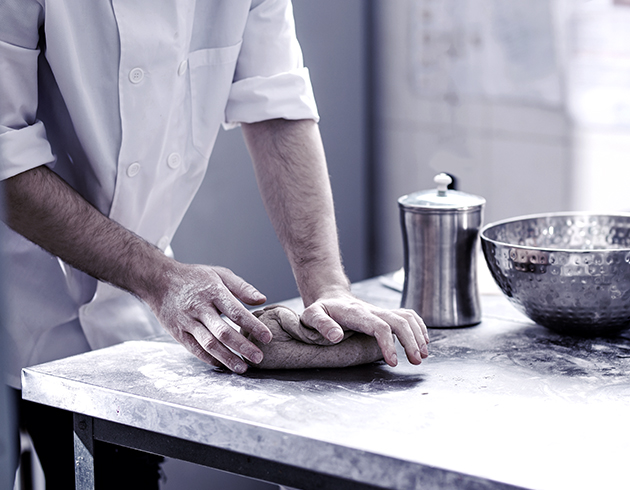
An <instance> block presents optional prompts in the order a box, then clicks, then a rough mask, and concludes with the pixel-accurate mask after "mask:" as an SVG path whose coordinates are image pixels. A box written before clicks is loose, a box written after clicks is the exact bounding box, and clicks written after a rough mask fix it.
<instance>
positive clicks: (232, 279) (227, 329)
mask: <svg viewBox="0 0 630 490" xmlns="http://www.w3.org/2000/svg"><path fill="white" fill-rule="evenodd" d="M173 262H174V263H175V265H174V266H173V267H171V268H169V269H168V270H167V272H166V273H164V274H163V280H162V281H161V282H162V284H158V285H156V286H157V287H156V288H151V289H152V290H154V291H156V292H157V294H153V298H151V299H147V298H143V299H145V301H147V303H148V304H149V306H151V307H152V308H153V311H154V312H155V314H156V316H157V317H158V320H159V321H160V323H161V324H162V326H163V327H164V328H165V329H166V330H167V331H168V332H169V333H170V334H171V335H172V336H173V337H174V338H175V339H176V340H177V341H179V342H180V343H181V344H183V345H184V346H185V347H186V348H187V349H188V350H189V351H190V352H192V353H193V354H194V355H195V356H197V357H198V358H199V359H201V360H202V361H204V362H207V363H209V364H212V365H214V366H225V367H227V368H228V369H230V370H231V371H234V372H236V373H240V374H242V373H244V372H245V371H246V370H247V364H246V363H245V362H244V361H243V359H241V358H240V357H239V356H238V355H236V354H235V352H236V353H238V354H241V355H242V356H243V357H245V358H246V359H248V360H249V361H251V362H252V363H254V364H258V363H260V362H261V361H262V358H263V353H262V352H261V350H260V349H259V348H258V347H256V346H255V345H254V344H253V343H252V342H250V341H249V340H247V339H246V338H245V337H244V336H243V335H242V334H241V333H239V332H238V331H237V330H236V329H234V328H233V327H232V326H230V325H229V324H228V323H227V322H226V321H225V320H224V319H223V318H221V315H222V314H223V315H225V317H227V318H228V319H230V320H231V321H232V322H234V323H235V324H236V325H238V326H240V327H241V329H242V330H243V331H244V332H247V333H248V334H249V335H253V336H254V337H255V338H256V339H258V340H260V341H261V342H263V343H265V344H266V343H269V342H270V341H271V337H272V334H271V331H270V330H269V329H268V328H267V327H266V326H265V325H264V324H263V323H262V322H261V321H260V320H258V319H257V318H256V317H255V316H254V315H253V314H252V313H250V312H249V311H248V310H247V308H245V307H244V306H243V304H242V303H245V304H248V305H260V304H262V303H264V302H265V301H266V298H265V296H264V295H263V294H261V293H260V292H259V291H258V290H257V289H256V288H254V287H253V286H252V285H250V284H248V283H247V282H245V281H244V280H243V279H241V278H240V277H239V276H237V275H236V274H234V273H233V272H232V271H230V270H229V269H226V268H224V267H210V266H204V265H187V264H181V263H178V262H175V261H171V263H173ZM241 302H242V303H241ZM232 351H234V352H232Z"/></svg>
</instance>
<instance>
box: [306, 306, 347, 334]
mask: <svg viewBox="0 0 630 490" xmlns="http://www.w3.org/2000/svg"><path fill="white" fill-rule="evenodd" d="M301 320H302V323H304V325H306V326H308V327H311V328H314V329H315V330H317V331H318V332H319V333H321V334H322V335H323V336H324V337H325V338H327V339H328V340H330V341H331V342H334V343H337V342H340V341H341V340H342V339H343V329H342V328H341V326H340V325H339V324H338V323H337V322H336V321H335V320H333V319H332V318H331V317H330V315H328V313H327V312H326V308H324V306H323V305H321V304H318V303H314V304H312V305H311V306H309V307H308V308H306V309H305V310H304V313H302V317H301Z"/></svg>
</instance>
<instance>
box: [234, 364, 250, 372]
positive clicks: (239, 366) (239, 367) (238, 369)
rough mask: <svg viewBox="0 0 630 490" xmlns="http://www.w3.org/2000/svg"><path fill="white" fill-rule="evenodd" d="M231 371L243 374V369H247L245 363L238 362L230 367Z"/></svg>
mask: <svg viewBox="0 0 630 490" xmlns="http://www.w3.org/2000/svg"><path fill="white" fill-rule="evenodd" d="M232 371H234V372H235V373H236V374H244V373H245V371H247V364H242V363H240V362H239V363H238V364H237V365H235V366H234V367H233V368H232Z"/></svg>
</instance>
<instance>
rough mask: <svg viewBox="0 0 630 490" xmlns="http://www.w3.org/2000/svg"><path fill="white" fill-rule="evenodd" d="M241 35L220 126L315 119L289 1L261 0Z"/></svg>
mask: <svg viewBox="0 0 630 490" xmlns="http://www.w3.org/2000/svg"><path fill="white" fill-rule="evenodd" d="M253 3H254V5H253V8H252V9H251V11H250V13H249V18H248V20H247V24H246V27H245V32H244V35H243V44H242V47H241V52H240V54H239V58H238V63H237V65H236V72H235V76H234V82H233V83H232V87H231V90H230V96H229V99H228V103H227V106H226V111H225V119H226V121H225V124H224V125H225V126H226V127H228V128H229V127H232V126H234V125H236V124H237V123H240V122H245V123H252V122H258V121H264V120H268V119H276V118H284V119H314V120H316V121H318V120H319V114H318V112H317V105H316V104H315V97H314V95H313V88H312V86H311V80H310V76H309V72H308V69H307V68H306V67H304V64H303V60H302V51H301V48H300V45H299V43H298V40H297V37H296V34H295V22H294V20H293V8H292V5H291V2H290V0H262V1H259V2H253Z"/></svg>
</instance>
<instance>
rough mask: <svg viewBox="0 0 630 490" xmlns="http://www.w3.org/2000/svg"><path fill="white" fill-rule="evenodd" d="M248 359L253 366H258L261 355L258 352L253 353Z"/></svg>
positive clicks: (261, 358)
mask: <svg viewBox="0 0 630 490" xmlns="http://www.w3.org/2000/svg"><path fill="white" fill-rule="evenodd" d="M250 359H251V360H252V362H253V363H254V364H260V363H261V362H262V360H263V355H262V353H260V352H255V353H254V354H253V355H252V356H251V357H250Z"/></svg>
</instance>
